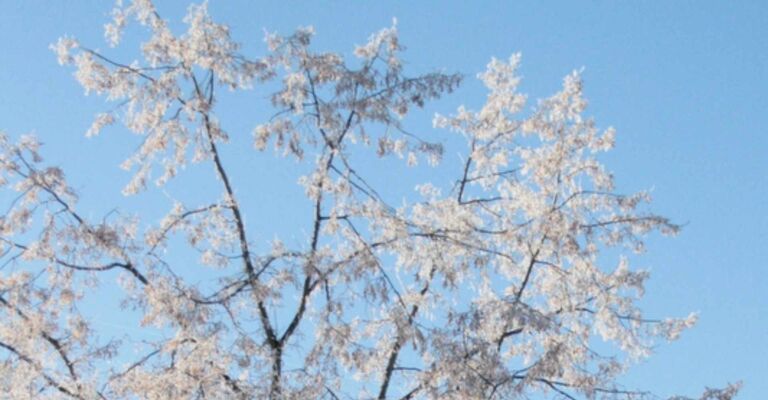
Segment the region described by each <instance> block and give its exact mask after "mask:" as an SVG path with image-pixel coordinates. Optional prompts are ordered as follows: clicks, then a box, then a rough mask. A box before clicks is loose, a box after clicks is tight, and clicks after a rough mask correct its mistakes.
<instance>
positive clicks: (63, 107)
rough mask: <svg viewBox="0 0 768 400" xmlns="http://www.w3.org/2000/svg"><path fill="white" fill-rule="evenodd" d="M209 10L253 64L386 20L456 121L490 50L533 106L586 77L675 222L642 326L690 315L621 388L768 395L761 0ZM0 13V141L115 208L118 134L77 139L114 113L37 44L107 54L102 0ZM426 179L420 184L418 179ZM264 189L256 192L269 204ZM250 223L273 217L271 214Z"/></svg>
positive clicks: (613, 161)
mask: <svg viewBox="0 0 768 400" xmlns="http://www.w3.org/2000/svg"><path fill="white" fill-rule="evenodd" d="M210 3H211V4H210V8H211V12H212V14H214V15H215V16H216V17H217V18H218V19H219V20H220V21H223V22H226V23H228V24H229V25H231V27H232V34H233V36H234V37H235V38H236V39H237V40H239V41H240V42H241V43H243V45H244V48H245V52H247V53H250V54H255V55H259V54H263V51H264V44H263V42H262V37H263V31H264V29H266V30H269V31H278V32H281V33H285V34H288V33H290V32H291V31H292V30H293V29H294V28H296V27H298V26H302V25H313V26H314V27H315V28H316V31H317V36H316V45H317V46H318V47H319V48H322V49H326V50H334V51H339V52H347V53H348V52H349V51H350V50H351V49H352V47H353V45H354V44H361V43H363V42H364V41H365V39H366V38H367V37H368V35H369V34H371V33H373V32H374V31H376V30H378V29H380V28H383V27H387V26H389V25H390V24H391V21H392V18H393V17H396V18H397V19H398V26H399V30H400V33H401V40H402V42H403V43H404V44H405V45H406V47H407V48H408V50H407V51H406V53H405V56H404V58H405V60H406V68H407V69H410V70H411V71H413V72H425V71H431V70H435V69H438V70H444V71H447V72H454V71H455V72H462V73H465V74H466V75H467V78H468V79H467V80H466V82H465V84H464V86H463V88H462V89H460V90H459V91H458V92H457V93H455V95H453V96H450V97H449V98H446V99H443V100H440V101H439V102H437V103H435V104H433V105H432V106H431V107H429V110H430V111H435V110H439V111H441V112H443V113H450V112H451V111H452V110H454V109H455V107H456V106H458V105H459V104H466V105H467V106H469V107H472V108H478V107H479V106H480V105H481V104H482V101H483V99H484V95H485V94H484V92H483V90H482V88H481V86H480V84H479V83H477V82H476V81H475V80H474V79H473V78H472V77H473V76H474V75H475V74H476V73H478V72H480V71H481V70H482V69H483V68H484V66H485V64H486V63H487V62H488V60H489V59H490V57H492V56H495V57H498V58H506V57H508V56H509V55H510V54H512V53H514V52H521V53H522V56H523V58H522V68H521V71H520V73H521V74H522V76H523V83H522V87H521V88H522V91H524V92H526V93H528V94H529V97H530V98H531V99H536V98H539V97H544V96H547V95H549V94H551V93H553V92H554V91H556V90H557V89H558V87H559V85H560V82H561V78H562V77H563V76H564V75H566V74H567V73H569V72H570V71H571V70H573V69H578V68H581V67H584V78H585V83H586V95H587V98H588V99H589V100H590V108H589V110H588V114H590V115H592V116H594V117H595V119H596V121H597V123H598V125H599V126H601V127H607V126H614V127H616V129H617V131H618V135H617V139H618V140H617V148H616V149H615V150H614V151H613V152H611V153H609V154H608V155H607V156H606V157H605V158H604V161H605V163H606V164H607V166H608V168H609V169H610V170H612V171H613V172H614V173H615V175H616V178H617V183H618V189H619V190H620V191H622V192H632V191H636V190H642V189H652V193H653V195H654V205H653V209H654V210H655V211H657V212H659V213H660V214H662V215H666V216H669V217H671V218H672V219H673V220H674V221H676V222H679V223H683V224H685V228H684V229H683V232H682V233H681V235H680V236H678V237H676V238H660V237H658V238H657V237H653V238H651V240H650V241H649V245H648V248H649V251H648V253H647V254H645V255H644V256H643V257H641V258H640V259H638V261H636V262H635V264H636V265H641V266H644V267H647V268H650V269H651V271H652V279H651V281H650V283H649V286H648V291H647V295H646V299H645V300H644V301H643V304H644V308H645V309H646V310H647V311H648V313H649V315H654V316H685V315H687V314H688V312H690V311H698V312H700V317H701V319H700V323H699V324H698V326H696V327H695V328H694V329H693V330H691V331H689V332H686V333H684V334H683V336H682V338H681V339H680V340H679V341H678V342H676V343H674V344H671V345H666V344H664V345H661V346H659V347H658V349H657V352H656V354H655V355H654V356H653V357H652V358H650V359H649V360H648V361H646V362H643V363H642V364H640V365H638V366H637V367H636V368H635V369H634V370H633V371H632V372H631V373H630V374H629V375H628V376H627V377H626V379H625V382H626V383H627V385H628V386H635V387H641V388H648V389H651V390H654V391H656V392H658V393H660V394H666V395H669V394H674V393H687V394H691V395H692V394H694V393H697V392H699V391H700V389H702V388H703V387H704V386H706V385H710V386H718V385H724V384H725V383H726V382H728V381H736V380H743V381H744V383H745V387H744V389H743V393H742V397H741V398H743V399H758V398H761V394H764V393H768V379H766V378H765V376H766V374H768V316H766V314H768V268H767V267H768V261H767V260H768V128H766V124H765V122H764V116H765V113H766V112H767V111H768V83H767V82H766V75H767V74H766V72H768V40H766V38H768V5H766V4H765V3H763V2H760V1H741V2H711V1H698V2H693V1H676V2H662V1H656V2H650V1H638V2H631V3H630V2H608V1H590V2H566V1H563V2H514V3H513V2H504V1H494V2H492V1H487V2H458V1H456V2H450V1H447V2H408V1H389V2H376V3H373V2H365V3H364V2H355V1H334V2H328V3H325V2H323V3H321V2H288V1H284V2H278V1H259V2H246V1H229V2H226V3H225V2H223V1H211V2H210ZM0 5H2V10H3V12H2V13H0V34H1V35H2V38H3V39H2V40H0V54H2V62H0V130H3V131H5V132H7V133H9V134H10V135H12V136H17V135H20V134H23V133H27V132H36V133H37V134H38V135H39V136H40V137H41V138H42V139H43V141H44V142H45V143H47V146H46V149H44V151H43V154H44V155H45V156H47V159H48V160H49V161H50V162H52V163H57V164H62V165H63V166H64V168H65V171H67V174H68V176H69V177H71V179H72V181H73V182H74V184H75V187H76V188H78V189H79V190H80V191H81V193H82V194H83V196H82V197H83V207H84V208H85V207H88V206H89V205H91V206H93V208H92V209H93V210H95V211H93V213H94V215H103V213H105V212H108V211H109V210H110V208H109V207H113V206H114V205H122V204H123V203H124V200H122V199H120V198H119V190H120V188H121V187H122V185H124V184H125V183H126V182H127V181H128V178H129V176H128V175H127V174H125V173H124V172H122V171H120V170H119V169H118V168H117V165H118V164H119V163H120V162H121V161H122V160H123V159H124V158H125V157H126V156H127V155H128V154H129V153H128V152H129V151H130V147H128V148H126V146H132V144H131V143H134V141H132V139H133V138H130V137H128V135H127V134H125V133H123V132H121V131H119V130H118V129H115V130H113V131H107V132H106V134H107V135H108V136H105V137H99V138H97V139H90V140H88V139H85V138H84V137H83V133H84V132H85V131H86V130H87V128H88V126H89V125H90V121H91V118H92V116H93V115H94V114H95V113H96V112H99V111H103V110H105V109H108V107H109V105H107V104H105V103H104V102H103V100H102V99H100V98H97V97H93V96H92V97H85V96H84V95H83V91H82V89H81V88H80V87H79V86H78V85H77V83H76V82H75V80H74V79H73V78H72V76H71V70H69V69H66V68H62V67H59V66H58V65H57V64H56V59H55V56H54V55H53V53H52V52H51V51H50V50H48V45H49V44H51V43H53V42H55V41H56V39H57V38H58V37H59V36H61V35H64V34H68V35H73V36H75V37H77V38H78V39H80V40H81V41H82V42H84V43H87V44H89V45H90V46H91V47H98V48H102V49H106V48H107V45H106V43H105V42H104V41H103V39H102V31H101V28H102V25H103V24H104V23H105V22H107V17H108V13H109V10H110V4H109V2H107V1H96V0H87V1H78V2H48V1H42V0H30V1H24V2H20V1H19V2H13V1H9V0H4V1H2V2H0ZM184 9H185V4H184V3H183V2H178V1H166V2H163V3H162V4H161V6H160V11H161V13H163V15H167V16H168V17H170V18H171V19H173V20H175V21H177V22H178V21H179V20H180V19H181V16H182V15H183V12H184ZM116 54H119V53H116ZM224 113H225V114H226V113H228V114H229V115H224V116H222V120H224V118H225V117H227V118H229V120H231V121H232V122H231V125H229V128H228V129H229V130H230V132H240V131H242V132H243V136H244V139H243V140H244V143H245V142H249V141H250V130H251V129H252V128H253V126H254V125H255V124H256V123H258V121H259V120H258V116H259V114H258V111H253V110H248V109H244V108H233V109H231V110H228V111H224ZM238 115H247V116H248V118H238ZM430 121H431V114H430V113H426V114H423V115H422V117H418V118H414V121H413V124H414V125H415V126H416V127H419V129H429V128H427V127H428V126H429V122H430ZM244 148H246V149H250V147H244ZM229 151H232V152H242V151H245V150H240V149H238V148H237V147H235V148H234V149H231V150H229ZM449 156H450V155H449ZM448 158H450V157H448ZM281 165H282V164H281ZM94 166H98V167H97V168H95V167H94ZM262 167H263V168H274V169H273V170H271V171H272V178H270V179H274V180H275V181H276V182H279V181H280V180H281V179H282V177H285V176H288V175H290V174H289V172H290V171H289V170H290V168H291V166H290V165H282V166H280V167H279V168H278V167H274V166H270V165H267V164H265V165H263V166H262ZM94 171H99V172H98V173H94ZM421 173H423V174H424V175H422V176H420V177H421V178H427V179H428V178H429V171H428V170H427V172H421ZM379 178H381V179H382V180H384V179H386V178H387V176H386V175H382V176H381V177H379ZM409 189H410V188H409ZM201 190H202V189H201ZM279 191H280V194H279V196H285V197H290V196H291V195H293V194H298V193H300V192H299V189H298V188H296V187H294V186H293V185H292V182H290V183H288V184H287V185H286V184H283V187H281V188H280V189H279ZM275 193H276V192H272V194H270V195H264V194H259V193H258V192H253V193H250V195H252V196H254V197H255V198H256V199H257V200H258V199H262V200H264V201H270V198H272V197H270V196H278V195H276V194H275ZM248 195H249V194H246V196H248ZM259 196H261V197H259ZM105 204H106V205H105ZM107 205H108V206H107ZM273 206H274V207H279V206H280V205H279V204H273ZM289 206H290V203H288V205H286V206H285V207H289ZM99 207H102V208H103V210H102V209H101V208H99ZM104 207H106V208H104ZM102 211H103V212H102ZM100 212H102V213H101V214H100ZM253 218H259V219H260V220H262V221H266V222H269V221H274V222H278V220H277V219H275V217H274V216H271V215H268V214H265V215H257V216H254V217H253ZM291 221H292V219H290V218H289V222H291ZM297 221H298V220H297ZM297 223H298V222H297ZM264 235H265V236H266V237H270V236H271V233H264Z"/></svg>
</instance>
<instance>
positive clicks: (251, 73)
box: [0, 0, 738, 400]
mask: <svg viewBox="0 0 768 400" xmlns="http://www.w3.org/2000/svg"><path fill="white" fill-rule="evenodd" d="M131 23H137V24H139V25H141V26H144V27H146V29H147V32H148V35H149V38H148V40H146V41H145V42H144V43H143V45H142V48H141V53H142V55H143V59H142V60H141V61H132V62H121V61H117V60H113V59H111V58H109V57H108V56H107V55H105V54H104V53H100V52H97V51H95V50H91V49H89V48H87V47H84V46H83V45H81V44H80V43H79V42H78V41H77V40H75V39H73V38H62V39H60V40H59V42H58V43H57V44H56V45H54V46H53V50H54V51H55V52H56V55H57V57H58V60H59V62H60V63H62V64H66V65H72V66H73V67H74V68H75V71H76V72H75V76H76V78H77V80H78V81H79V82H80V84H81V85H82V86H83V87H84V88H85V90H86V93H91V92H92V93H96V94H98V95H101V96H104V97H105V98H106V99H108V100H112V101H115V102H117V103H119V104H120V105H119V107H117V108H116V109H114V110H112V111H110V112H107V113H103V114H99V115H97V116H96V118H95V121H94V123H93V126H92V127H91V129H90V130H88V132H87V135H88V136H94V135H97V134H98V133H99V131H100V130H102V129H103V128H104V127H106V126H108V125H111V124H115V123H121V124H123V125H125V126H126V127H127V128H128V129H129V130H130V131H132V132H134V133H136V134H138V135H141V136H142V144H141V146H140V147H139V148H138V149H137V150H136V152H135V153H134V154H133V155H131V156H130V158H128V159H127V160H126V161H125V162H124V163H123V167H124V168H125V169H128V170H133V171H134V174H133V179H132V180H131V181H130V183H129V184H128V185H127V187H126V188H125V190H124V193H125V194H126V195H132V194H136V193H138V192H140V191H142V190H145V189H146V188H147V184H148V182H149V181H150V180H151V177H152V176H153V174H157V173H158V171H159V177H158V178H156V179H154V181H155V183H156V184H157V185H164V184H166V183H167V182H168V181H170V180H172V179H174V177H175V176H176V175H177V174H178V173H180V172H181V170H182V168H184V167H185V166H186V165H187V164H188V163H190V162H192V163H202V164H209V165H210V167H211V168H212V169H213V170H214V172H215V175H216V177H217V178H218V179H217V184H218V185H219V187H220V190H221V193H220V195H219V196H218V200H217V201H215V202H213V203H211V204H204V205H202V206H201V205H190V204H185V203H183V202H177V203H176V204H175V205H174V206H173V207H172V208H171V209H170V210H169V211H168V213H167V215H166V216H165V217H164V218H162V220H161V221H159V222H158V221H151V220H150V221H147V220H144V219H141V218H140V217H120V218H105V219H103V220H90V219H89V218H86V217H85V216H84V215H82V214H80V213H79V211H78V208H77V196H76V195H75V193H74V191H73V190H72V189H71V188H70V187H69V185H68V184H67V183H66V180H65V177H64V173H63V172H62V171H61V170H60V169H58V168H56V167H47V166H45V165H44V164H43V162H42V158H41V157H40V156H39V154H38V152H39V147H40V145H39V143H38V142H37V141H36V139H34V138H32V137H27V136H25V137H22V138H21V139H20V140H19V141H17V142H14V141H12V140H11V139H9V138H8V137H6V136H2V137H0V150H1V151H0V185H2V187H3V190H4V191H6V192H7V193H12V194H13V200H12V201H11V202H10V203H9V204H8V205H7V206H6V211H5V213H4V214H3V215H2V217H0V254H1V255H2V261H3V268H2V270H0V318H1V320H2V324H0V359H2V362H0V392H1V393H4V396H5V397H4V398H12V399H33V398H34V399H41V398H45V399H59V398H61V399H70V398H74V399H81V400H85V399H88V400H90V399H342V398H377V399H385V398H386V399H389V398H398V399H516V398H528V396H536V393H539V395H544V396H559V397H562V398H571V399H574V398H577V397H584V398H590V399H593V398H632V399H634V398H645V397H650V395H649V394H647V393H645V392H642V391H634V390H629V389H626V388H624V387H622V386H621V385H620V384H619V383H618V380H617V379H618V377H619V376H620V374H621V373H623V372H624V371H625V370H626V368H627V367H628V366H629V365H630V364H631V363H632V362H633V361H635V360H637V359H638V358H642V357H646V356H648V355H649V354H650V350H651V349H652V346H653V345H654V343H655V342H656V340H657V339H659V338H661V339H668V340H673V339H676V338H677V337H678V336H679V335H680V333H681V331H683V330H685V329H686V328H689V327H690V326H692V325H693V324H694V323H695V321H696V316H695V314H692V315H690V316H688V317H685V318H682V319H652V318H647V317H646V316H644V314H643V313H642V312H641V310H640V309H639V308H638V306H637V304H636V302H637V300H638V299H639V298H640V297H641V296H642V295H643V293H644V291H643V287H644V283H645V281H646V279H647V278H648V273H647V272H646V271H643V270H637V269H633V268H630V266H629V262H628V258H626V257H622V258H620V259H618V260H614V261H611V260H610V258H609V257H607V256H606V255H605V250H606V249H609V248H614V249H619V250H628V251H636V252H640V251H642V249H643V238H644V236H645V235H646V234H648V233H649V232H652V231H660V232H661V233H663V234H674V233H676V232H677V231H678V226H676V225H674V224H673V223H671V222H670V221H669V220H667V219H666V218H664V217H661V216H658V215H655V214H652V213H650V212H648V211H646V207H645V205H646V203H648V202H649V200H650V199H649V195H648V194H647V193H638V194H633V195H622V194H618V193H616V192H615V191H614V187H613V186H614V185H613V179H612V176H611V174H610V173H609V172H608V171H607V170H606V169H605V168H604V167H603V165H602V164H601V163H600V162H599V161H598V158H597V157H598V155H599V154H600V153H601V152H604V151H607V150H609V149H610V148H611V147H612V146H613V142H614V131H613V130H612V129H608V130H604V131H601V130H599V129H597V127H596V125H595V123H594V122H593V121H592V120H591V119H589V118H587V117H585V116H584V111H585V108H586V106H587V102H586V100H585V99H584V98H583V96H582V81H581V79H580V76H579V73H578V72H574V73H573V74H571V75H568V76H567V77H566V78H565V79H564V81H563V87H562V90H561V91H559V92H558V93H556V94H554V95H553V96H551V97H548V98H546V99H543V100H541V101H540V102H539V103H538V104H536V105H535V107H533V111H527V110H526V107H527V106H526V105H527V97H526V96H525V95H524V94H521V93H520V92H519V91H518V84H519V82H520V78H519V77H518V75H517V73H516V70H517V68H518V65H519V63H520V56H519V55H514V56H512V57H511V58H510V59H509V60H508V61H503V60H496V59H494V60H492V61H491V62H490V63H489V64H488V66H487V69H486V72H484V73H482V74H480V75H479V79H480V80H482V82H483V83H484V85H485V86H486V87H487V90H488V96H487V100H486V103H485V104H484V105H483V106H482V108H480V109H479V110H477V111H474V110H470V109H468V108H465V107H461V108H459V109H458V110H457V111H456V113H455V114H452V115H447V116H442V115H438V116H436V117H435V119H434V125H435V127H436V128H441V129H446V130H448V131H451V132H454V133H455V134H457V135H461V137H463V138H464V139H465V140H466V143H467V147H466V150H465V152H464V154H463V163H462V165H461V169H460V170H458V171H456V172H457V174H456V176H455V181H454V182H452V183H453V187H452V188H450V189H447V188H444V187H442V186H440V185H439V182H433V183H426V184H423V185H420V186H419V187H418V191H419V193H420V195H421V197H420V198H419V199H418V200H417V201H413V202H411V203H408V204H403V205H400V206H399V207H394V206H392V205H390V204H388V203H387V202H386V201H385V197H383V196H382V195H380V192H381V190H382V189H385V188H376V187H372V185H371V184H370V183H369V181H368V180H366V177H364V176H362V174H361V173H360V172H359V171H360V169H359V168H357V166H356V164H355V163H356V162H359V160H360V155H361V154H362V155H364V157H365V158H364V159H368V160H371V161H370V162H375V157H374V156H373V154H374V153H375V154H376V156H378V157H387V156H395V157H396V158H401V159H403V160H405V162H407V163H408V165H416V164H417V163H418V162H419V160H420V159H424V160H426V162H427V163H429V164H437V163H438V162H440V160H441V158H442V153H443V145H441V144H440V143H432V142H429V141H427V140H425V139H422V138H420V137H417V136H415V135H413V134H410V133H408V132H407V131H406V130H405V129H404V127H403V126H402V125H403V124H404V117H405V116H406V115H408V114H409V113H410V112H411V111H413V110H414V109H418V108H421V107H422V106H424V104H425V103H426V102H428V101H429V100H432V99H436V98H438V97H440V96H442V95H444V94H446V93H450V92H452V91H453V90H454V89H455V88H456V87H457V86H458V84H459V83H460V80H461V78H460V76H458V75H451V74H442V73H431V74H426V75H421V76H415V77H411V76H408V75H406V74H405V72H404V67H403V62H402V60H401V52H402V50H403V47H402V45H401V44H400V42H399V39H398V32H397V26H396V24H395V23H393V25H392V27H390V28H387V29H384V30H382V31H380V32H378V33H376V34H374V35H372V36H371V37H370V38H369V40H368V41H367V43H365V44H363V45H361V46H358V47H357V48H356V49H355V50H354V57H355V58H354V59H352V60H348V59H347V58H345V57H343V56H342V55H340V54H334V53H323V52H316V51H314V50H313V49H312V47H311V42H312V37H313V35H314V31H313V29H312V28H301V29H299V30H297V31H296V32H295V33H294V34H293V35H291V36H287V37H286V36H280V35H277V34H272V33H269V34H267V37H266V43H267V53H266V55H265V56H263V57H260V58H256V59H251V58H248V57H246V56H245V55H243V54H241V53H240V46H239V45H238V44H237V43H236V42H234V41H233V40H232V38H231V37H230V32H229V29H228V27H227V26H226V25H222V24H219V23H216V22H214V21H213V20H212V19H211V17H210V16H209V15H208V11H207V5H206V4H202V5H194V6H191V7H190V8H189V9H188V13H187V16H186V18H185V19H184V23H185V24H186V27H187V30H186V31H185V32H183V33H181V34H174V33H173V32H172V30H171V29H170V28H169V25H168V23H167V22H166V21H165V20H164V19H163V18H162V17H161V16H160V15H159V14H158V12H157V10H156V9H155V7H154V5H153V3H152V2H151V1H150V0H133V1H126V2H125V4H123V2H122V1H118V3H117V6H116V7H115V9H114V11H113V13H112V21H111V22H110V23H109V24H107V25H106V27H105V35H106V38H107V40H108V42H109V44H110V45H111V46H117V45H119V44H120V42H121V34H122V31H123V29H124V27H125V26H126V25H128V24H131ZM262 83H265V85H264V87H277V88H278V89H277V90H276V91H274V92H272V93H271V94H270V96H271V97H270V99H271V103H272V106H273V107H274V109H275V113H274V116H273V117H272V118H271V119H269V120H268V121H254V122H253V126H254V130H253V145H254V147H255V148H256V150H257V151H263V150H265V149H266V148H268V147H270V146H274V148H276V149H277V150H278V152H279V153H281V154H283V155H286V156H293V157H295V158H296V159H297V160H299V162H301V163H304V164H305V165H306V166H307V170H308V171H309V172H308V173H307V174H306V175H304V176H302V177H301V178H300V179H299V183H300V184H301V185H302V186H303V188H304V191H305V193H306V197H307V201H308V202H310V203H311V205H312V209H313V215H312V220H311V221H310V226H311V230H310V232H309V235H308V240H307V242H306V243H305V244H304V245H301V246H296V247H295V248H291V247H290V246H289V245H287V244H285V243H283V242H282V241H280V240H278V239H276V240H274V241H273V242H272V243H270V244H269V245H268V246H266V247H269V250H268V251H266V252H260V251H258V250H257V249H260V248H263V247H264V246H263V245H261V244H258V243H256V241H255V239H253V238H254V237H255V235H256V233H254V232H251V231H249V230H248V229H247V226H246V224H245V222H244V221H245V218H246V216H247V215H248V213H249V212H254V211H257V210H254V209H251V207H254V205H252V204H246V203H244V202H241V201H240V199H239V198H238V195H237V194H238V192H237V190H236V189H235V188H236V187H237V185H244V184H254V183H253V182H235V181H234V180H233V179H232V176H231V174H230V173H229V171H228V169H227V167H226V165H227V162H226V160H225V159H224V157H223V155H222V152H221V151H220V147H221V146H225V145H226V143H227V142H228V138H229V135H230V133H227V132H226V131H225V130H224V128H223V127H222V121H220V120H219V118H217V96H219V92H218V91H219V90H220V89H221V88H226V89H228V90H231V91H247V90H254V91H257V92H258V90H259V88H261V87H262ZM267 84H268V85H271V86H268V85H267ZM353 154H354V155H356V156H355V157H353ZM255 207H258V205H256V206H255ZM177 253H191V254H199V258H198V260H197V264H199V265H194V266H190V265H174V262H173V260H174V258H173V257H171V255H172V254H177ZM196 267H201V268H200V269H203V267H210V270H211V271H212V272H210V274H212V275H202V276H214V277H215V278H212V279H211V280H210V281H206V282H200V281H199V279H190V277H191V275H190V274H189V270H190V268H196ZM105 281H117V282H118V283H119V285H120V288H121V289H122V291H123V292H122V293H121V294H119V296H122V299H123V302H124V304H125V306H126V309H125V310H124V311H123V312H126V313H127V312H138V313H139V314H140V316H141V318H140V321H139V323H138V325H137V326H136V327H135V328H136V329H135V330H134V331H132V332H134V333H132V334H130V335H126V337H123V338H110V337H102V336H100V335H99V332H98V330H97V329H96V327H95V326H94V325H93V323H92V319H91V318H89V316H87V315H84V313H83V312H82V311H81V310H80V309H79V308H78V304H79V302H80V301H81V300H82V298H83V296H84V295H85V294H86V293H88V292H89V291H92V290H94V288H95V287H96V286H98V285H99V284H100V283H101V282H105ZM119 312H121V310H115V313H119ZM277 315H279V316H280V318H279V319H280V320H281V321H284V322H285V323H282V324H278V323H277V317H276V316H277ZM142 332H146V333H147V334H146V335H142ZM153 332H154V333H153ZM157 332H163V334H161V335H157V334H156V333H157ZM603 342H607V343H609V344H610V345H612V346H610V349H612V350H604V349H605V348H606V345H605V344H604V343H603ZM137 349H138V350H137ZM737 389H738V386H737V385H732V386H730V387H728V388H726V389H723V390H714V389H709V390H707V392H706V393H705V394H704V395H703V397H702V399H719V400H723V399H730V398H732V397H733V396H734V395H735V393H736V391H737Z"/></svg>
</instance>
